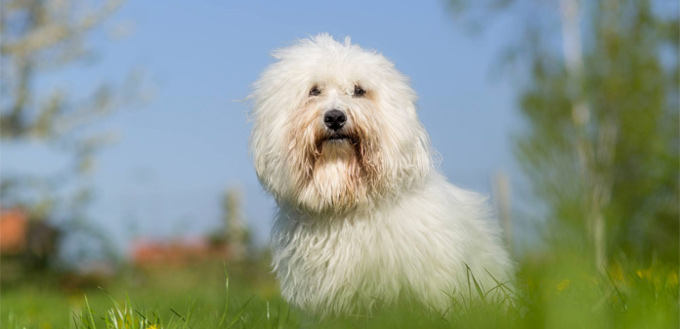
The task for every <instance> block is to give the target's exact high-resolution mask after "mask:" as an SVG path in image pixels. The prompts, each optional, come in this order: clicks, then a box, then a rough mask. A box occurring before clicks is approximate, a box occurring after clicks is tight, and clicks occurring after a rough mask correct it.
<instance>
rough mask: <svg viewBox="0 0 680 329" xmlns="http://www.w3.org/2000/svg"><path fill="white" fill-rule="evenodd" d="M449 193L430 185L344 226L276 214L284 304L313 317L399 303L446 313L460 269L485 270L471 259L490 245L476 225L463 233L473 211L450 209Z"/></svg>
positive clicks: (275, 237) (276, 251)
mask: <svg viewBox="0 0 680 329" xmlns="http://www.w3.org/2000/svg"><path fill="white" fill-rule="evenodd" d="M450 192H451V191H450V188H448V184H446V183H444V184H434V185H433V186H429V187H428V188H426V189H424V190H422V191H419V192H415V193H413V194H411V195H406V196H405V197H403V198H402V199H400V200H399V201H398V202H394V203H391V204H390V206H389V207H383V208H378V209H373V210H371V211H370V212H365V213H363V214H362V213H355V214H352V215H350V216H347V217H344V218H330V219H329V218H327V217H325V218H324V217H320V218H310V217H306V216H309V215H305V214H302V213H299V212H297V211H294V210H288V211H286V210H284V209H282V212H281V214H280V216H279V218H278V219H277V223H276V225H275V228H274V232H273V241H272V242H273V248H274V259H273V262H274V266H275V270H276V272H277V277H278V278H279V280H280V282H281V289H282V293H283V296H284V297H285V298H286V299H287V300H288V301H290V302H292V303H293V304H295V305H297V306H298V307H301V308H303V309H306V310H309V311H313V312H327V311H328V310H331V312H337V313H352V312H354V311H361V310H365V309H367V308H370V306H371V305H372V304H375V303H380V302H387V303H389V302H392V301H394V300H395V299H397V298H399V297H400V296H408V297H413V298H415V299H416V300H418V301H420V302H423V303H426V304H432V305H435V306H439V305H442V306H443V305H448V304H449V302H450V301H447V299H448V296H447V294H452V293H454V290H455V289H456V288H460V287H462V286H463V285H464V282H462V281H465V280H466V265H469V266H470V267H471V268H475V267H479V266H478V265H480V264H481V265H483V264H482V263H484V261H483V257H482V259H481V263H480V264H477V263H478V262H479V261H480V259H478V258H479V257H472V255H471V252H477V253H478V255H481V256H483V255H484V254H485V252H486V250H485V249H488V246H489V245H491V246H492V247H493V244H494V243H492V242H491V241H490V239H492V238H493V237H492V236H488V234H486V233H488V232H482V231H479V230H477V229H476V227H479V224H478V223H475V224H474V225H466V221H467V220H472V221H475V222H476V221H478V220H479V219H480V218H478V217H480V216H481V215H482V214H475V213H473V212H472V210H473V209H477V208H478V207H476V205H473V207H465V206H463V205H462V204H456V203H455V202H454V203H452V201H451V198H450V197H451V195H450ZM447 197H448V198H447ZM447 199H448V200H447ZM461 216H462V217H461ZM470 216H473V217H476V218H470ZM465 217H467V218H465ZM494 252H495V251H494ZM487 265H488V264H487ZM491 270H492V271H493V270H494V269H491ZM461 280H462V281H461Z"/></svg>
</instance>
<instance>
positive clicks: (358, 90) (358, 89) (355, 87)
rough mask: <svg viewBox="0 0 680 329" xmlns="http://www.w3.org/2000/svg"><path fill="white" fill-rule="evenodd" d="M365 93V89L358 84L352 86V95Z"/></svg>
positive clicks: (357, 95) (359, 95) (356, 95)
mask: <svg viewBox="0 0 680 329" xmlns="http://www.w3.org/2000/svg"><path fill="white" fill-rule="evenodd" d="M365 93H366V90H364V89H363V88H361V87H360V86H354V94H352V96H354V97H361V96H363V95H364V94H365Z"/></svg>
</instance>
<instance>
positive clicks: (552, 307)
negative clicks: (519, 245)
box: [0, 255, 679, 329]
mask: <svg viewBox="0 0 680 329" xmlns="http://www.w3.org/2000/svg"><path fill="white" fill-rule="evenodd" d="M589 263H590V262H588V261H587V260H585V259H583V258H582V257H578V256H574V257H570V256H564V255H562V256H559V255H553V256H551V257H545V258H540V259H531V258H527V259H525V260H523V261H522V262H521V263H520V264H519V266H518V267H519V268H518V278H517V282H516V284H515V286H516V287H515V288H514V289H513V291H512V292H510V293H509V295H512V296H513V298H512V303H498V302H490V301H484V300H483V299H482V298H469V297H467V294H468V292H458V293H454V294H455V295H457V297H456V298H453V307H452V309H450V310H449V311H447V312H446V313H445V314H440V313H438V312H435V311H433V310H430V309H427V308H425V307H420V306H415V305H414V304H411V303H408V302H402V303H399V304H398V305H383V306H382V307H377V308H376V309H375V310H374V312H372V314H371V315H362V316H347V317H341V318H340V317H334V318H328V319H316V318H314V317H312V316H309V315H305V314H302V313H301V312H299V311H297V310H294V309H292V308H291V307H290V306H289V305H287V304H286V303H285V302H284V301H283V300H282V299H281V298H280V296H279V295H278V288H277V286H276V283H275V282H274V279H273V277H272V274H271V273H269V271H268V269H267V267H266V266H262V265H253V264H250V265H235V264H228V265H226V270H227V271H228V273H229V275H228V276H227V275H226V274H225V268H224V265H223V264H218V263H214V264H210V263H209V264H197V265H193V266H190V267H185V268H164V269H156V270H146V271H140V270H132V269H129V270H127V271H123V273H122V274H120V275H118V276H117V277H116V278H114V279H112V280H110V281H108V282H107V281H104V282H100V283H101V284H102V286H103V287H102V288H89V289H85V290H78V289H73V288H70V289H71V290H64V288H58V286H59V285H58V284H57V283H56V281H53V280H52V281H51V280H40V281H36V280H25V281H23V282H19V283H14V284H7V283H5V284H4V285H3V287H2V295H1V299H0V300H1V302H2V304H1V311H0V315H1V318H0V319H1V320H2V323H1V325H2V328H7V329H21V328H143V329H150V328H153V329H158V328H165V329H175V328H196V329H198V328H299V327H323V328H414V327H421V328H678V321H679V320H678V313H679V311H678V307H679V305H678V269H677V267H676V266H667V265H664V264H655V265H653V266H651V267H639V266H635V265H633V264H629V263H627V262H626V261H624V260H619V261H616V262H612V265H611V266H610V267H609V268H608V270H607V273H605V274H598V273H597V272H596V271H595V270H594V269H592V268H591V267H590V266H589ZM470 291H471V292H472V293H473V294H475V293H476V291H477V289H476V287H471V289H470Z"/></svg>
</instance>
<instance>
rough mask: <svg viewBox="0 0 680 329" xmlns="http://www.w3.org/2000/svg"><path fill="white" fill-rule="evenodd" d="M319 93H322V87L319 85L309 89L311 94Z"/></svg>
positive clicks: (316, 94) (317, 94)
mask: <svg viewBox="0 0 680 329" xmlns="http://www.w3.org/2000/svg"><path fill="white" fill-rule="evenodd" d="M319 95H321V89H319V87H317V86H314V88H312V90H310V91H309V96H319Z"/></svg>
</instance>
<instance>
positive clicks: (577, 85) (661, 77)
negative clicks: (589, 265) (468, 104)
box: [451, 0, 680, 268]
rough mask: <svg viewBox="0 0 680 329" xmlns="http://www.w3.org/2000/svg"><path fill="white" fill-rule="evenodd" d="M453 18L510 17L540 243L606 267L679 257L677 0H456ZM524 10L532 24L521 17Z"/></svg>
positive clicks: (524, 154)
mask: <svg viewBox="0 0 680 329" xmlns="http://www.w3.org/2000/svg"><path fill="white" fill-rule="evenodd" d="M451 3H452V4H453V7H452V10H453V12H454V13H456V14H457V17H458V18H461V19H467V20H469V21H472V22H473V23H477V24H476V25H478V26H479V25H483V24H479V23H480V22H484V23H488V22H491V21H493V20H494V19H495V18H496V17H499V16H501V15H503V14H508V15H510V16H512V17H515V18H519V19H517V20H516V25H515V26H516V27H517V28H516V29H515V31H516V32H515V33H516V34H515V35H512V33H511V32H506V33H508V34H509V35H510V36H509V39H510V40H512V41H511V43H509V44H508V46H507V48H506V53H505V55H506V57H504V58H505V59H508V60H509V61H510V63H512V64H515V66H514V67H515V68H517V69H518V71H517V72H518V74H517V75H516V77H513V78H514V79H519V80H520V81H522V83H521V84H519V85H520V89H519V97H518V99H519V110H520V112H521V115H522V117H523V118H524V120H525V126H524V130H523V131H522V132H520V133H519V134H518V135H517V136H516V138H515V140H516V148H515V154H516V156H517V158H518V160H519V163H520V164H521V166H522V168H523V170H524V172H525V174H526V175H527V176H528V178H529V180H530V183H531V185H532V187H533V190H534V192H535V196H536V197H537V199H539V200H541V201H542V202H544V204H545V205H547V212H546V213H545V214H544V216H545V217H547V218H548V220H547V223H548V227H547V228H546V230H545V232H547V233H548V234H547V236H546V238H547V240H548V241H549V242H550V244H551V245H553V246H558V247H560V248H566V249H570V250H580V251H581V252H583V253H584V254H585V255H588V257H590V255H593V258H596V259H597V258H599V259H597V260H596V262H597V263H598V264H599V266H600V267H601V268H604V267H605V264H606V262H607V261H608V260H611V259H612V257H614V256H617V255H620V254H621V253H624V254H626V255H629V256H632V257H635V258H636V259H637V260H639V261H644V262H647V263H650V262H652V261H653V259H656V258H661V259H665V260H668V261H670V262H672V263H674V264H678V262H679V259H678V245H679V243H680V240H679V229H680V227H679V225H678V224H679V221H678V218H679V217H680V208H679V207H680V206H679V202H678V200H679V197H680V196H679V194H678V191H679V189H680V186H679V182H680V177H679V176H678V168H679V166H680V160H679V159H680V154H679V150H680V144H679V143H678V142H679V138H680V133H679V128H678V120H679V119H680V116H679V108H678V106H679V104H678V88H679V86H678V77H679V76H678V74H679V73H678V51H677V49H678V40H679V37H678V31H679V26H678V25H679V23H678V6H677V2H667V1H652V0H620V1H619V0H597V1H578V0H560V1H555V2H549V3H541V2H539V1H533V0H486V1H466V0H451ZM526 17H531V19H525V18H526Z"/></svg>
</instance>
